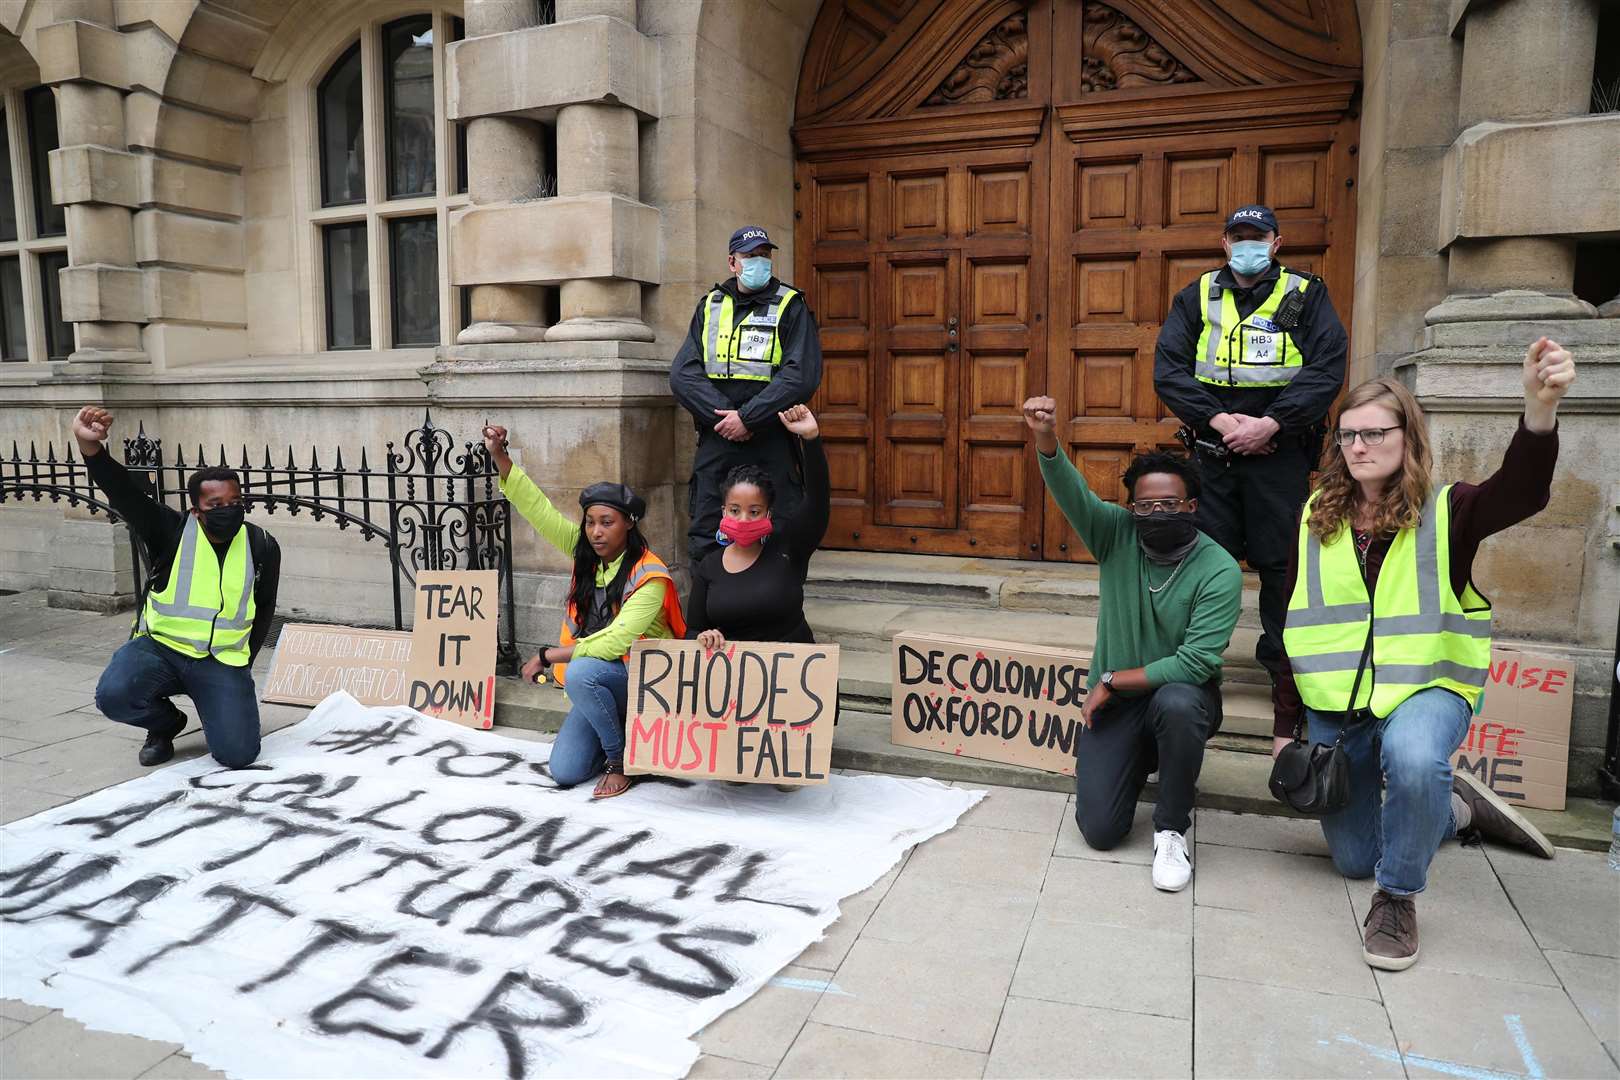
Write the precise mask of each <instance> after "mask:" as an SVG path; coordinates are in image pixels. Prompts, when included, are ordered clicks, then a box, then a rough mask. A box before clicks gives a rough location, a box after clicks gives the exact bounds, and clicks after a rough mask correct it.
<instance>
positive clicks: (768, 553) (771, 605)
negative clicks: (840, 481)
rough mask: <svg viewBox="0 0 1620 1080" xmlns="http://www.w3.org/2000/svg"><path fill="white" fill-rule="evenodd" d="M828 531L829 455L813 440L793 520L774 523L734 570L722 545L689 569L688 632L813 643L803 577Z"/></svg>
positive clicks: (734, 638) (735, 638) (807, 448)
mask: <svg viewBox="0 0 1620 1080" xmlns="http://www.w3.org/2000/svg"><path fill="white" fill-rule="evenodd" d="M826 532H827V456H826V454H824V453H823V452H822V449H821V440H820V439H811V440H809V441H808V442H806V443H805V444H804V499H803V501H801V502H800V503H799V506H798V509H797V511H796V512H795V513H794V514H793V517H792V518H791V519H789V520H786V521H778V522H777V523H776V531H775V532H773V533H772V534H771V538H770V539H769V540H767V541H766V542H765V547H764V548H763V549H762V550H761V551H760V553H759V558H757V559H755V560H754V564H753V565H752V566H750V567H749V568H748V569H746V570H743V571H741V572H740V573H736V574H733V573H731V572H729V571H728V570H726V568H725V564H724V562H723V561H722V560H723V559H724V558H725V549H724V548H720V549H719V550H717V551H713V552H710V553H709V555H708V556H707V557H706V558H705V559H704V560H703V561H702V562H700V563H698V565H697V566H696V567H695V568H694V569H693V571H692V592H691V595H690V596H688V597H687V601H686V636H687V637H688V638H695V637H697V636H698V634H700V633H702V632H703V631H705V630H711V629H713V630H719V631H720V632H721V633H722V634H724V635H725V636H726V640H728V641H794V642H803V643H806V644H808V643H811V642H814V641H815V640H816V639H815V635H814V634H812V633H811V631H810V624H809V623H808V622H806V621H805V618H804V579H805V576H806V575H807V574H808V573H809V572H810V556H812V555H814V554H815V552H816V548H817V547H819V546H820V545H821V538H822V536H823V535H825V534H826Z"/></svg>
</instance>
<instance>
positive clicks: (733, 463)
mask: <svg viewBox="0 0 1620 1080" xmlns="http://www.w3.org/2000/svg"><path fill="white" fill-rule="evenodd" d="M738 465H758V466H759V467H760V468H762V469H764V470H765V471H766V472H767V473H769V474H770V476H771V483H772V484H773V485H775V487H776V501H775V502H774V503H773V504H772V506H771V516H772V517H775V518H776V519H777V520H778V521H782V520H786V519H787V518H788V517H790V516H792V514H793V511H794V510H795V509H797V508H798V505H799V502H800V500H801V499H802V498H803V496H804V479H803V474H802V472H801V470H800V467H799V453H798V446H797V440H796V439H795V438H794V436H792V435H791V434H789V433H788V431H787V429H786V428H784V427H782V425H781V424H778V423H777V422H776V421H775V420H774V419H773V420H772V421H771V423H770V424H769V425H768V426H766V427H763V428H761V429H760V430H759V431H756V432H754V437H753V438H751V439H749V440H748V441H747V442H732V441H731V440H730V439H727V438H723V437H721V436H720V435H717V434H715V433H714V432H712V431H705V432H703V433H701V434H700V435H699V436H698V444H697V455H696V456H695V457H694V458H693V461H692V486H691V490H690V492H689V494H688V496H687V510H688V511H689V512H690V514H691V518H692V526H691V528H690V529H689V530H688V531H687V539H686V551H687V554H688V555H689V556H691V559H692V562H693V563H694V564H695V563H697V562H699V561H700V560H702V558H703V556H705V555H707V554H708V553H709V552H711V551H713V550H714V549H715V548H717V547H719V546H720V545H719V543H718V542H717V541H716V540H715V538H714V532H715V530H716V529H718V528H719V527H720V508H721V503H722V501H723V500H724V498H725V490H724V489H725V482H726V474H727V473H729V472H730V471H731V470H732V469H735V468H736V467H737V466H738Z"/></svg>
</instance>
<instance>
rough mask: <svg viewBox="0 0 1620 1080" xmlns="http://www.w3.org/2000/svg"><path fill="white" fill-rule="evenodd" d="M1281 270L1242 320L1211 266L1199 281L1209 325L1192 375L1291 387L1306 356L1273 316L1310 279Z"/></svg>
mask: <svg viewBox="0 0 1620 1080" xmlns="http://www.w3.org/2000/svg"><path fill="white" fill-rule="evenodd" d="M1277 270H1278V273H1277V282H1276V284H1275V285H1273V286H1272V289H1271V295H1269V296H1267V297H1266V298H1265V299H1264V300H1263V301H1261V303H1260V306H1259V307H1257V308H1255V309H1254V310H1253V311H1251V312H1250V313H1249V316H1248V318H1245V319H1240V318H1238V310H1237V301H1235V300H1233V299H1232V290H1230V289H1227V288H1224V287H1223V286H1221V285H1220V284H1218V283H1217V282H1216V280H1215V275H1216V274H1217V273H1218V271H1215V270H1211V271H1210V272H1209V273H1207V274H1205V275H1204V276H1203V277H1201V278H1199V279H1198V290H1199V295H1200V296H1202V297H1203V298H1204V308H1203V316H1204V329H1203V331H1202V332H1201V333H1200V334H1199V335H1198V351H1197V355H1196V356H1195V357H1194V360H1193V377H1194V378H1196V379H1197V380H1198V381H1199V382H1206V383H1213V384H1215V385H1216V386H1287V385H1288V384H1289V383H1290V382H1292V381H1293V379H1294V375H1295V374H1296V373H1297V372H1298V371H1299V369H1300V368H1301V367H1303V366H1304V365H1305V360H1306V357H1305V356H1304V354H1302V353H1301V352H1300V351H1299V348H1298V347H1297V346H1295V345H1294V343H1293V339H1292V338H1290V337H1289V336H1288V331H1286V330H1284V329H1282V328H1281V327H1280V326H1278V325H1277V324H1276V323H1275V322H1273V321H1272V317H1273V316H1275V315H1276V314H1277V308H1278V307H1280V306H1281V305H1282V301H1283V297H1285V296H1287V295H1288V292H1289V290H1291V289H1298V290H1299V291H1300V292H1304V291H1305V289H1306V287H1307V286H1308V285H1310V283H1311V279H1310V277H1309V276H1307V275H1305V274H1298V273H1295V272H1294V271H1292V270H1290V269H1288V268H1287V267H1286V266H1279V267H1278V268H1277Z"/></svg>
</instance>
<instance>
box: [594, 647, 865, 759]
mask: <svg viewBox="0 0 1620 1080" xmlns="http://www.w3.org/2000/svg"><path fill="white" fill-rule="evenodd" d="M629 664H630V690H629V697H628V699H627V700H628V705H629V716H628V717H627V718H626V720H625V751H624V771H625V772H627V773H632V774H635V773H659V774H662V775H665V776H681V777H686V778H687V779H692V780H742V781H745V782H748V783H755V784H792V785H795V786H800V785H804V784H825V783H826V782H827V774H828V773H829V772H831V770H832V740H833V718H834V716H835V709H836V707H837V703H838V646H836V645H786V644H777V643H759V642H743V641H733V642H728V643H727V644H726V647H725V648H724V649H719V650H716V651H715V652H710V653H705V652H704V650H703V646H701V645H699V644H698V643H697V642H695V641H671V640H667V639H666V640H659V639H648V640H645V641H638V642H636V644H635V647H634V648H632V649H631V650H630V657H629Z"/></svg>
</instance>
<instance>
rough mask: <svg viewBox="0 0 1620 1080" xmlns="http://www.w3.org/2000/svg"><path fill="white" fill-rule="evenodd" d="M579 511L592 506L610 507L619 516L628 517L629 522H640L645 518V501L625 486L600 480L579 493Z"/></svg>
mask: <svg viewBox="0 0 1620 1080" xmlns="http://www.w3.org/2000/svg"><path fill="white" fill-rule="evenodd" d="M579 505H580V507H581V509H585V510H589V509H590V508H591V507H593V506H611V507H613V509H615V510H617V511H619V513H621V514H626V515H628V516H629V518H630V520H631V521H640V520H641V519H642V518H644V517H646V516H647V500H646V499H643V498H642V497H641V496H640V495H637V494H636V493H635V492H634V491H631V490H630V488H629V487H628V486H627V485H625V484H615V483H613V482H612V481H610V480H601V481H598V482H597V483H594V484H592V485H591V486H590V487H588V488H586V489H585V490H584V491H582V492H580V493H579Z"/></svg>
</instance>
